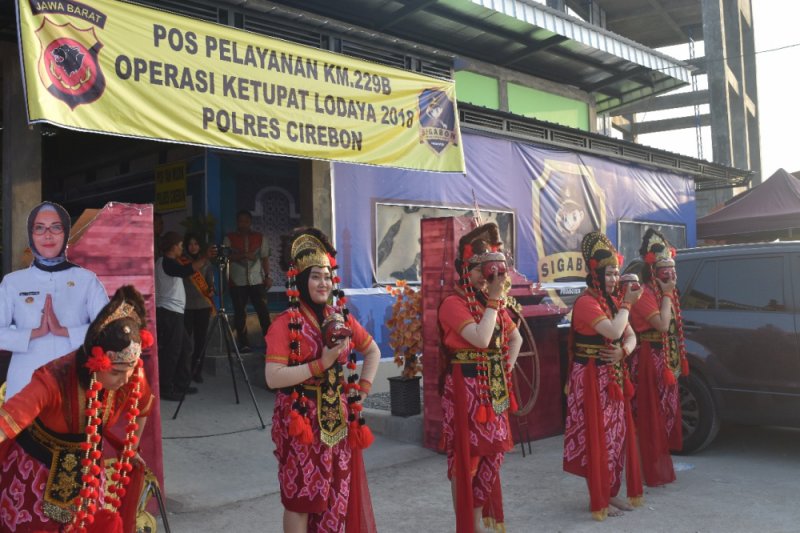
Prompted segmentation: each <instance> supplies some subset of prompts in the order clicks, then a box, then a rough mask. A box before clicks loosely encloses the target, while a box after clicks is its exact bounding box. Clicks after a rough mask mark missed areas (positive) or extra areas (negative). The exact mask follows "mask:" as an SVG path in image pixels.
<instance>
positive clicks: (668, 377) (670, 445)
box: [631, 228, 689, 486]
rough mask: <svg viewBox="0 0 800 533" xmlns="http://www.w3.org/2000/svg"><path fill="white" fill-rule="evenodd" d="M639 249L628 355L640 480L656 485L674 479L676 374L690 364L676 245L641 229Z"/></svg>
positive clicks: (679, 442)
mask: <svg viewBox="0 0 800 533" xmlns="http://www.w3.org/2000/svg"><path fill="white" fill-rule="evenodd" d="M639 254H640V255H641V257H642V260H643V261H644V269H643V270H642V282H643V284H644V292H643V294H642V297H641V298H640V299H639V301H638V302H636V305H634V306H633V309H632V311H631V325H632V326H633V329H634V330H635V331H636V335H637V336H638V338H639V346H638V348H637V349H636V351H634V353H633V355H632V356H631V377H632V380H633V384H634V387H635V389H636V402H635V404H634V406H635V409H634V419H635V421H636V427H637V429H638V430H639V448H640V450H641V455H642V470H643V474H644V482H645V483H646V484H647V485H649V486H659V485H665V484H667V483H671V482H673V481H675V470H674V469H673V467H672V457H671V456H670V450H672V451H680V449H681V448H682V446H683V434H682V431H681V429H682V428H681V405H680V395H679V394H678V381H677V378H678V376H679V375H681V373H683V374H684V375H686V374H688V373H689V366H688V364H687V361H686V352H685V347H684V342H683V323H682V320H681V315H680V303H679V299H678V295H677V291H676V290H675V283H676V281H677V276H676V274H675V260H674V259H673V257H674V256H675V249H674V248H672V247H671V246H670V244H669V242H667V240H666V239H665V238H664V236H663V235H662V234H661V233H659V232H658V231H656V230H654V229H652V228H651V229H648V230H647V232H646V233H645V234H644V238H643V239H642V247H641V249H640V250H639Z"/></svg>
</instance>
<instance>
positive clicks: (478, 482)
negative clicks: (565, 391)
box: [439, 223, 522, 533]
mask: <svg viewBox="0 0 800 533" xmlns="http://www.w3.org/2000/svg"><path fill="white" fill-rule="evenodd" d="M501 246H502V243H501V242H500V238H499V231H498V228H497V225H496V224H494V223H490V224H485V225H483V226H480V227H479V228H476V229H475V230H473V231H471V232H470V233H468V234H467V235H465V236H464V237H462V238H461V240H460V241H459V246H458V259H457V260H456V265H455V266H456V270H457V271H458V272H459V274H460V276H461V282H460V286H457V287H456V293H455V294H453V295H450V296H448V297H447V298H445V299H444V300H443V301H442V303H441V305H440V307H439V325H440V327H441V334H442V345H443V347H444V352H445V355H446V357H447V372H448V373H447V375H446V376H445V381H444V396H443V398H442V409H443V411H444V425H443V438H444V446H445V450H446V451H447V475H448V477H449V478H450V480H451V485H452V490H453V503H454V506H455V509H456V531H457V532H458V533H472V532H473V531H475V532H482V531H486V529H485V528H486V527H488V528H490V530H492V531H505V523H504V522H505V520H504V517H503V497H502V491H501V487H500V467H501V466H502V464H503V459H504V456H505V452H506V451H508V450H510V449H511V447H512V446H513V441H512V440H511V431H510V428H509V423H508V411H509V410H511V411H512V412H513V411H516V400H515V399H514V394H513V390H512V388H511V372H512V370H513V368H514V364H515V362H516V359H517V355H518V354H519V349H520V347H521V346H522V337H521V335H520V333H519V331H518V330H517V328H516V326H515V324H514V323H513V322H512V320H511V318H510V315H509V313H508V311H507V310H506V306H505V301H504V300H503V293H504V285H505V283H506V280H507V275H506V263H505V255H504V254H503V252H502V251H501Z"/></svg>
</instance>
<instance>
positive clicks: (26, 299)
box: [25, 296, 33, 304]
mask: <svg viewBox="0 0 800 533" xmlns="http://www.w3.org/2000/svg"><path fill="white" fill-rule="evenodd" d="M25 303H26V304H32V303H33V296H28V297H27V298H25Z"/></svg>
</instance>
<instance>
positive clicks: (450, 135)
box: [419, 89, 458, 154]
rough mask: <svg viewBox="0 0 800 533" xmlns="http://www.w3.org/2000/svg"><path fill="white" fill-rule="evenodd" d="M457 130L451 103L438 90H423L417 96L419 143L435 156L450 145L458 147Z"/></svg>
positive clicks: (453, 107)
mask: <svg viewBox="0 0 800 533" xmlns="http://www.w3.org/2000/svg"><path fill="white" fill-rule="evenodd" d="M457 135H458V128H457V127H456V113H455V106H454V105H453V101H452V100H450V98H448V96H447V93H445V92H444V91H441V90H439V89H425V90H424V91H422V92H421V93H420V95H419V142H420V143H427V144H428V146H430V147H431V148H432V149H433V150H434V151H435V152H436V153H437V154H440V153H442V151H443V150H444V149H445V148H447V146H448V145H450V144H451V143H452V144H453V145H454V146H457V145H458V139H457Z"/></svg>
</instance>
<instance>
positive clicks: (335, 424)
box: [266, 228, 380, 533]
mask: <svg viewBox="0 0 800 533" xmlns="http://www.w3.org/2000/svg"><path fill="white" fill-rule="evenodd" d="M335 255H336V250H334V248H333V246H331V244H330V242H329V241H328V238H327V237H326V236H325V235H324V234H323V233H322V232H321V231H319V230H317V229H314V228H301V229H299V230H297V231H295V232H294V233H293V234H292V235H291V236H290V237H289V238H288V239H285V240H284V242H283V253H282V260H283V263H284V267H285V268H286V269H287V277H288V278H289V289H288V291H287V295H288V296H289V302H290V304H289V309H288V310H287V311H285V312H284V313H282V314H281V315H279V316H278V317H277V318H276V319H275V321H274V322H273V323H272V325H271V326H270V328H269V331H268V332H267V336H266V343H267V364H266V379H267V384H268V385H269V387H270V388H273V389H277V395H276V398H275V412H274V415H273V417H272V440H273V442H274V443H275V457H276V458H277V459H278V480H279V482H280V487H281V502H282V503H283V507H284V514H283V530H284V532H286V533H295V532H320V533H322V532H325V533H339V532H344V531H347V532H348V533H350V532H371V531H375V523H374V518H373V517H372V507H371V503H370V501H369V490H368V488H367V486H366V476H365V474H364V469H363V462H362V459H361V450H362V449H363V448H366V447H367V446H369V444H370V443H371V442H372V434H371V433H370V431H369V429H368V428H367V426H366V425H365V424H364V419H363V417H362V416H361V400H363V398H364V397H366V395H367V394H368V393H369V390H370V387H371V385H372V380H373V379H374V378H375V373H376V372H377V369H378V362H379V360H380V350H379V349H378V345H377V344H376V343H375V341H374V340H373V339H372V336H371V335H370V334H369V333H367V332H366V330H364V328H363V327H362V326H361V324H359V323H358V321H356V320H355V318H353V317H352V316H350V315H349V313H348V310H347V308H346V307H345V305H344V303H345V298H344V295H343V293H342V291H340V290H339V289H338V282H339V278H338V277H337V276H336V274H335V270H336V266H337V265H336V260H335ZM332 299H335V302H334V304H333V305H331V303H330V302H331V300H332ZM356 350H357V351H359V352H361V353H362V354H363V355H364V365H363V367H362V378H361V379H360V380H359V379H358V375H357V374H355V373H354V371H355V368H356V363H355V351H356ZM345 366H346V367H347V368H348V369H349V370H350V375H349V376H347V377H346V378H345V376H344V367H345Z"/></svg>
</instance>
